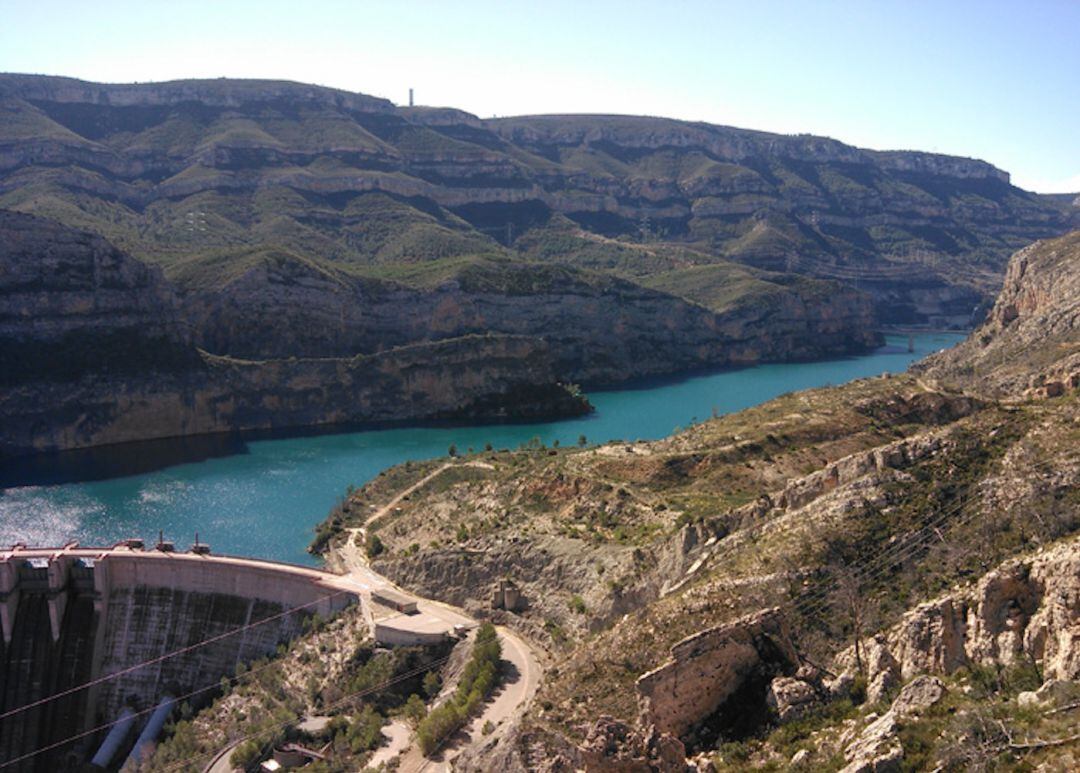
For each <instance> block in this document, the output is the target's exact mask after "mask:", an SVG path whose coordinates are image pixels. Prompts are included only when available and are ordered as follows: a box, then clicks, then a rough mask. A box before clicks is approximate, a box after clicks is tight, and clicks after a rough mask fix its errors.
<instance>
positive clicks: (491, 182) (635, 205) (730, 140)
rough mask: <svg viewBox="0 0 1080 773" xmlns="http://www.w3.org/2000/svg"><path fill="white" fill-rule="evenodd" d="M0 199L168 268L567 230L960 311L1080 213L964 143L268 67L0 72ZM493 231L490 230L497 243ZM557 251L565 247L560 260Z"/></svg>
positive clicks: (913, 319)
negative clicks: (729, 123)
mask: <svg viewBox="0 0 1080 773" xmlns="http://www.w3.org/2000/svg"><path fill="white" fill-rule="evenodd" d="M0 206H6V207H12V208H18V209H23V210H26V211H33V212H37V213H39V214H45V215H50V216H54V217H59V218H62V219H66V220H67V221H68V222H70V223H71V224H79V225H83V226H86V227H90V228H93V229H95V230H97V231H98V232H100V233H102V234H105V235H107V236H108V237H109V238H110V239H111V240H112V241H114V242H115V243H117V244H118V245H119V246H121V247H123V248H124V249H126V250H128V251H130V252H132V253H133V254H135V255H136V256H137V257H140V258H149V259H153V260H157V261H160V262H161V263H163V264H169V263H172V262H173V261H175V260H178V259H184V258H186V257H188V256H190V255H192V254H198V253H200V252H206V251H213V250H229V249H236V248H237V247H244V246H253V245H277V246H286V247H289V248H291V249H295V250H299V251H301V252H303V253H304V254H306V255H312V256H328V257H330V258H332V259H333V260H341V261H344V262H353V263H357V264H365V265H368V264H381V263H385V262H388V261H405V262H412V261H415V260H417V259H429V258H431V257H446V256H453V255H467V254H475V253H476V252H479V251H484V250H498V249H500V248H501V247H510V248H513V247H514V243H515V240H516V238H517V237H518V236H520V235H521V234H523V233H526V232H529V231H532V232H533V233H535V234H539V238H540V239H541V240H543V241H545V242H546V243H548V244H557V243H559V242H560V241H562V240H563V239H564V238H565V234H566V230H565V227H566V226H576V227H580V228H582V229H585V230H586V231H588V232H589V233H591V234H593V235H603V236H605V237H619V238H621V239H625V240H629V241H634V242H646V243H647V242H653V241H662V242H665V243H672V244H679V245H692V246H693V247H694V248H695V249H698V250H700V251H701V253H702V255H701V256H699V259H700V260H703V261H704V262H709V261H711V260H717V259H731V260H736V261H739V262H742V263H745V264H749V265H751V266H757V267H760V268H767V269H770V270H786V271H794V272H796V273H800V274H805V275H810V276H815V277H825V278H834V279H837V280H839V281H843V282H845V283H848V284H855V285H857V286H858V287H860V288H861V289H863V290H866V291H869V292H872V293H873V294H874V296H875V297H876V298H877V299H878V300H879V302H881V304H882V307H883V309H884V311H885V312H886V313H885V314H884V316H885V318H886V320H887V321H889V322H894V323H904V324H923V323H928V322H929V323H932V324H937V325H942V324H948V325H952V326H965V325H967V324H969V323H970V321H971V319H972V313H973V311H975V309H976V307H977V306H978V305H979V304H980V303H981V302H985V301H987V300H988V299H989V297H990V296H991V294H992V293H993V292H994V291H995V290H996V287H997V284H998V282H999V281H1000V277H1001V271H1002V269H1003V266H1004V262H1005V258H1006V257H1007V255H1008V254H1009V253H1010V252H1011V251H1012V250H1015V249H1017V248H1018V247H1020V246H1022V245H1023V244H1026V243H1028V242H1030V241H1031V240H1033V239H1036V238H1042V237H1046V236H1052V235H1055V234H1059V233H1062V232H1064V231H1065V230H1067V229H1068V228H1069V227H1070V224H1073V225H1074V226H1075V224H1076V223H1077V222H1078V221H1077V217H1078V216H1080V210H1078V209H1077V208H1076V207H1075V206H1073V205H1072V204H1070V203H1069V202H1065V201H1059V200H1057V199H1053V198H1046V197H1039V196H1037V195H1035V194H1030V193H1027V192H1025V191H1022V190H1020V189H1018V188H1015V187H1014V186H1012V185H1011V184H1010V182H1009V178H1008V175H1007V173H1005V172H1003V171H1001V170H999V169H996V168H995V167H993V166H992V165H990V164H988V163H986V162H984V161H979V160H975V159H967V158H957V157H950V156H941V155H937V154H930V153H919V152H909V151H888V152H878V151H868V150H862V149H859V148H855V147H852V146H850V145H846V144H844V143H842V142H838V141H836V140H832V139H829V138H825V137H814V136H807V135H799V136H783V135H776V134H769V133H766V132H757V131H750V130H744V129H736V128H733V127H725V126H714V125H709V124H703V123H693V122H686V121H677V120H670V119H663V118H646V117H634V116H602V115H589V116H573V115H571V116H527V117H519V118H507V119H497V120H487V121H482V120H480V119H478V118H476V117H475V116H472V115H469V114H467V113H464V112H462V111H458V110H452V109H435V108H395V107H394V106H392V105H391V104H390V103H388V102H386V101H385V100H379V99H375V98H371V97H367V96H364V95H362V94H351V93H347V92H342V91H337V90H333V89H325V88H321V87H316V86H310V85H305V84H297V83H288V82H277V81H234V80H225V79H223V80H217V81H175V82H171V83H159V84H137V85H135V84H128V85H108V84H94V83H86V82H82V81H77V80H74V79H68V78H48V77H38V76H26V75H4V76H0ZM500 245H501V247H500ZM565 259H566V260H567V261H568V262H571V263H573V262H574V260H575V259H576V258H575V256H574V255H572V254H571V255H568V256H566V258H565Z"/></svg>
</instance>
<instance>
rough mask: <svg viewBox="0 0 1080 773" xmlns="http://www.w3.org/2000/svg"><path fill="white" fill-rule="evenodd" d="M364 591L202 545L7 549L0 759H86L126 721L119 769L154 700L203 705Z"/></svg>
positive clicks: (56, 766) (46, 763) (1, 594)
mask: <svg viewBox="0 0 1080 773" xmlns="http://www.w3.org/2000/svg"><path fill="white" fill-rule="evenodd" d="M360 600H361V595H360V591H359V590H358V589H357V587H356V585H355V584H353V583H351V582H350V581H349V580H348V578H345V577H341V576H338V575H334V574H330V573H327V572H323V571H319V570H316V569H311V568H307V567H300V566H294V565H290V564H281V563H275V562H270V561H258V560H252V559H245V558H236V557H229V556H212V555H210V554H209V552H208V551H207V550H206V548H205V546H196V547H195V548H193V549H192V551H191V552H187V553H179V552H174V551H173V550H172V549H171V544H169V543H162V544H160V545H159V546H158V547H157V548H156V549H151V550H147V549H143V546H142V543H141V541H138V540H130V541H128V542H125V543H122V544H120V545H117V546H114V547H111V548H82V547H79V546H78V545H76V544H71V545H68V546H66V547H63V548H55V549H38V548H34V549H28V548H26V547H25V546H22V545H16V546H15V547H13V548H12V549H10V550H7V551H4V552H0V627H2V633H3V637H2V641H0V769H2V770H3V771H5V772H6V771H35V773H36V772H39V771H40V772H44V771H57V770H84V769H86V765H87V763H88V762H89V761H90V760H91V758H92V757H93V756H94V753H95V751H97V750H98V749H99V746H101V745H102V741H103V740H104V739H105V738H106V735H107V734H108V732H109V730H110V729H111V728H110V727H109V725H110V723H118V721H120V720H122V719H123V720H125V725H126V727H127V728H128V729H129V730H130V732H128V733H126V734H125V735H126V737H124V738H122V739H121V741H120V742H119V745H118V748H117V750H116V757H115V759H112V761H111V763H110V764H109V765H108V766H107V767H108V768H110V769H115V768H116V767H118V766H119V764H120V763H122V762H123V761H124V758H125V755H126V754H128V751H129V750H130V748H131V747H132V746H133V745H134V744H135V740H136V736H138V735H139V733H140V732H141V730H142V729H143V728H145V726H146V725H147V723H148V722H150V721H152V719H153V716H154V714H156V713H160V712H155V711H154V710H155V707H158V708H160V706H161V705H162V704H163V702H167V701H168V699H169V698H183V697H184V696H188V695H189V694H191V693H195V694H194V695H190V697H189V698H188V700H190V701H191V703H193V704H198V703H199V702H200V701H199V698H200V697H204V696H205V697H206V698H209V697H211V696H212V695H213V692H212V689H213V688H214V687H216V686H217V685H218V683H219V682H220V680H221V677H223V676H232V675H233V674H234V673H235V671H236V667H237V666H238V665H239V664H241V663H245V662H249V661H252V660H255V659H257V658H259V657H262V656H265V655H269V654H272V653H274V652H275V650H276V649H277V647H278V645H279V644H281V643H283V642H286V641H288V640H290V639H292V638H294V637H296V636H297V635H299V634H300V633H301V632H302V631H303V629H304V622H305V620H306V619H307V618H309V617H311V616H313V615H315V614H318V615H320V616H323V617H328V616H330V615H332V614H334V613H335V612H337V611H339V610H341V609H343V608H344V607H346V606H348V605H350V604H354V603H358V602H359V601H360ZM197 691H201V694H200V693H199V692H197ZM132 714H134V717H135V718H134V722H131V721H129V720H128V718H129V717H130V715H132ZM117 734H119V733H117ZM73 736H80V737H78V738H77V739H75V740H73V741H69V740H68V739H70V738H72V737H73ZM41 750H45V751H41ZM35 752H39V753H37V754H35ZM28 755H33V756H28Z"/></svg>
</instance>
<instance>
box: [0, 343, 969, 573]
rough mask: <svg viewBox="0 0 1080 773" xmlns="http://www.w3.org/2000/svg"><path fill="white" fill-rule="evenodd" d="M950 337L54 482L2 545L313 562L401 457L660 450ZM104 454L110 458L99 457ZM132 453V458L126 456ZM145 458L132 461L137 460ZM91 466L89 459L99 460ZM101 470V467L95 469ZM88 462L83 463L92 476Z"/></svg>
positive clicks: (9, 510) (10, 504)
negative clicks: (511, 418)
mask: <svg viewBox="0 0 1080 773" xmlns="http://www.w3.org/2000/svg"><path fill="white" fill-rule="evenodd" d="M962 338H963V337H962V336H960V335H955V334H933V335H929V334H928V335H922V336H916V338H915V352H914V353H909V352H908V351H907V338H906V337H891V338H890V339H889V345H888V346H886V347H885V348H883V349H881V350H879V351H877V352H874V353H873V354H870V355H867V356H864V357H853V358H848V359H842V360H829V361H824V362H810V363H795V364H788V365H763V366H760V367H756V368H747V369H744V370H737V371H724V372H719V373H710V374H706V375H700V376H693V377H690V378H686V379H682V380H679V381H669V382H665V383H653V384H648V385H641V386H639V387H637V388H633V389H622V390H619V391H611V392H594V393H591V394H590V399H591V400H592V402H593V404H594V405H595V406H596V409H597V410H596V413H595V414H593V415H591V416H588V417H585V418H582V419H573V420H567V421H558V422H550V423H544V424H501V425H481V426H453V427H451V426H447V427H416V428H396V429H381V430H368V431H363V432H349V433H342V434H330V435H317V436H309V437H292V438H279V439H273V440H251V441H247V442H246V443H240V444H238V445H237V446H236V447H235V448H234V449H232V450H235V451H237V453H232V454H230V455H227V456H220V457H217V458H211V459H206V460H204V461H199V462H196V463H187V464H176V465H171V466H167V467H164V468H163V469H158V470H156V471H153V472H148V473H143V474H137V475H125V476H122V477H113V478H108V479H103V480H89V481H83V482H74V483H64V484H60V485H30V486H16V487H12V488H6V489H3V490H0V545H3V546H7V545H10V544H12V543H14V542H17V541H22V542H26V543H27V544H30V545H50V546H51V545H61V544H63V543H65V542H66V541H68V540H70V539H75V540H78V541H79V542H80V543H82V544H83V545H108V544H112V543H114V542H116V541H118V540H120V539H123V538H125V537H130V536H140V537H143V538H144V539H146V540H147V541H148V542H149V541H151V540H153V541H156V539H157V534H158V531H159V530H161V531H163V532H164V534H165V537H166V539H173V540H175V542H176V544H177V548H179V549H186V548H187V546H188V545H189V544H191V542H192V541H193V539H194V536H195V532H196V531H198V532H199V537H200V539H201V540H202V541H204V542H208V543H210V545H211V546H212V548H213V550H214V551H215V552H219V553H234V554H241V555H250V556H258V557H262V558H272V559H278V560H282V561H292V562H297V563H309V564H310V563H314V562H315V559H314V558H313V557H311V556H309V555H308V554H307V553H306V552H305V548H306V547H307V545H308V543H309V542H310V541H311V537H312V535H313V529H314V526H315V525H316V524H317V523H318V522H319V521H321V520H322V519H323V518H324V517H325V516H326V514H327V513H328V512H329V510H330V508H331V507H332V506H333V505H334V503H335V502H336V501H337V500H338V499H340V497H341V496H342V495H343V493H344V491H345V489H346V487H347V486H349V485H350V484H352V485H356V486H359V485H360V484H362V483H364V482H365V481H368V480H370V479H371V478H373V477H374V476H375V475H376V474H378V473H379V471H381V470H384V469H386V468H387V467H390V466H392V465H395V464H399V463H401V462H404V461H405V460H407V459H426V458H430V457H433V456H441V455H443V454H445V453H446V451H447V448H448V447H449V446H450V445H451V444H454V445H456V446H457V447H458V449H460V450H461V451H465V450H466V449H468V448H470V447H472V448H475V449H477V450H479V449H482V448H483V447H484V444H485V443H491V444H492V445H493V446H494V447H495V448H508V447H516V446H518V445H520V444H521V443H524V442H527V441H528V440H529V439H530V438H533V437H539V438H540V439H541V440H543V441H544V442H545V443H547V444H551V443H552V442H553V441H555V440H558V441H559V442H560V443H562V444H563V445H569V444H573V443H576V442H577V439H578V436H579V435H582V434H584V435H585V436H586V438H588V440H589V442H590V443H592V442H603V441H607V440H611V439H616V438H617V439H621V440H635V439H642V440H648V439H655V438H659V437H663V436H664V435H667V434H669V433H670V432H671V431H672V430H673V429H675V428H676V427H679V426H686V425H688V424H690V423H691V422H692V421H694V420H703V419H705V418H707V417H709V416H710V415H711V414H712V412H713V410H714V409H715V410H716V411H717V412H719V413H730V412H732V411H737V410H740V409H742V408H746V407H749V406H751V405H756V404H757V403H760V402H763V401H765V400H768V399H770V398H772V397H775V396H776V395H779V394H783V393H785V392H791V391H796V390H800V389H807V388H810V387H817V386H824V385H828V384H841V383H844V382H846V381H850V380H851V379H854V378H859V377H862V376H870V375H878V374H880V373H882V372H883V371H890V372H892V373H898V372H900V371H902V370H904V369H905V368H907V366H908V364H909V363H910V362H912V361H913V360H915V359H918V358H921V357H923V356H924V355H926V354H929V353H930V352H933V351H936V350H938V349H942V348H945V347H948V346H952V345H953V344H955V343H957V342H958V341H960V340H961V339H962ZM95 453H97V454H98V455H106V456H107V455H108V454H112V453H115V452H113V451H107V450H103V451H101V452H95ZM127 454H128V456H131V449H128V451H127ZM140 455H142V456H145V454H143V453H142V452H140V451H138V450H136V453H135V456H140ZM91 460H92V457H91ZM99 461H100V460H99ZM93 466H94V465H93V464H89V463H88V464H87V468H88V471H87V477H89V476H90V475H91V474H92V472H91V471H90V468H92V467H93Z"/></svg>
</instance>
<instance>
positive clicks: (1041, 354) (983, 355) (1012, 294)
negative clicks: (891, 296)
mask: <svg viewBox="0 0 1080 773" xmlns="http://www.w3.org/2000/svg"><path fill="white" fill-rule="evenodd" d="M1077 266H1080V231H1073V232H1072V233H1070V234H1067V235H1065V236H1063V237H1061V238H1059V239H1048V240H1046V241H1041V242H1037V243H1035V244H1033V245H1031V246H1030V247H1027V248H1025V249H1023V250H1021V251H1020V252H1018V253H1017V254H1016V255H1014V256H1013V258H1012V260H1011V261H1009V266H1008V270H1007V271H1006V272H1005V284H1004V286H1003V287H1002V290H1001V294H1000V295H999V296H998V299H997V303H996V304H995V305H994V308H993V311H992V312H991V313H990V316H989V318H988V319H987V320H986V322H985V324H983V325H982V326H981V327H980V328H979V329H978V330H976V331H975V333H974V334H972V336H971V337H970V338H969V339H968V340H967V341H965V342H964V343H963V344H962V345H960V346H958V347H957V348H956V349H954V350H953V351H950V352H946V353H943V354H941V355H938V356H935V357H931V358H929V359H928V360H927V361H926V362H924V363H922V364H921V365H920V366H919V369H918V370H919V372H920V373H922V374H925V376H926V377H927V378H933V379H938V380H940V381H941V382H942V383H946V384H952V385H964V386H967V387H968V388H975V389H979V390H982V391H986V392H989V393H991V394H994V395H998V396H1002V395H1010V394H1012V395H1018V394H1019V395H1023V394H1027V393H1028V392H1029V391H1038V392H1041V393H1043V394H1051V395H1057V394H1061V393H1063V392H1064V391H1066V390H1068V389H1075V388H1076V387H1077V386H1080V272H1078V271H1077Z"/></svg>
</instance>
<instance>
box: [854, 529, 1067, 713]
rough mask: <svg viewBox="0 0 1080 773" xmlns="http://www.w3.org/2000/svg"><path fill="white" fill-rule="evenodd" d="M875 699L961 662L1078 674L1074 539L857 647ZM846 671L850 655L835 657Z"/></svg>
mask: <svg viewBox="0 0 1080 773" xmlns="http://www.w3.org/2000/svg"><path fill="white" fill-rule="evenodd" d="M864 652H866V653H870V654H869V656H867V659H866V668H867V678H868V682H869V684H870V685H871V686H873V685H875V684H877V683H881V684H882V685H884V686H883V688H882V689H880V690H878V691H876V692H875V693H874V695H872V696H871V695H870V691H869V690H868V697H870V698H871V699H878V698H880V697H883V696H884V695H885V694H886V693H887V692H888V690H889V689H890V688H891V687H893V686H895V685H896V684H899V683H900V682H901V681H906V680H908V679H911V678H913V677H915V676H920V675H924V674H951V673H952V672H954V671H956V670H957V669H958V668H961V667H962V666H966V665H968V664H979V665H1002V666H1010V665H1015V664H1020V663H1029V662H1033V663H1037V664H1038V665H1039V667H1040V670H1041V672H1042V674H1043V675H1044V676H1045V677H1046V678H1048V679H1065V680H1076V679H1080V541H1078V540H1077V539H1075V538H1073V539H1070V540H1068V541H1066V542H1063V543H1062V544H1060V545H1057V546H1055V547H1053V548H1049V549H1046V550H1042V551H1039V552H1038V553H1036V554H1035V555H1033V556H1029V557H1025V558H1018V559H1014V560H1011V561H1008V562H1006V563H1005V564H1003V565H1001V566H1000V567H998V568H997V569H994V570H993V571H991V572H989V573H988V574H986V575H985V576H984V577H983V578H982V579H981V580H979V581H978V583H976V584H975V585H974V586H972V587H971V588H968V589H963V590H957V591H954V592H952V593H949V594H946V595H944V596H941V597H939V598H937V599H934V600H932V601H928V602H926V603H924V604H920V605H919V606H918V607H916V608H915V609H913V610H911V611H910V612H908V613H907V614H905V615H904V617H903V619H902V620H901V621H900V623H898V624H897V625H896V626H894V627H893V628H891V629H890V630H889V631H888V632H887V633H885V634H882V635H879V636H877V637H875V638H873V639H871V640H869V641H867V642H866V644H865V645H864ZM838 662H840V663H841V664H842V665H843V666H844V667H846V668H848V669H849V670H850V669H851V668H852V667H853V664H854V652H853V651H852V650H847V651H846V652H845V653H844V654H842V655H841V656H840V658H839V661H838Z"/></svg>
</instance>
